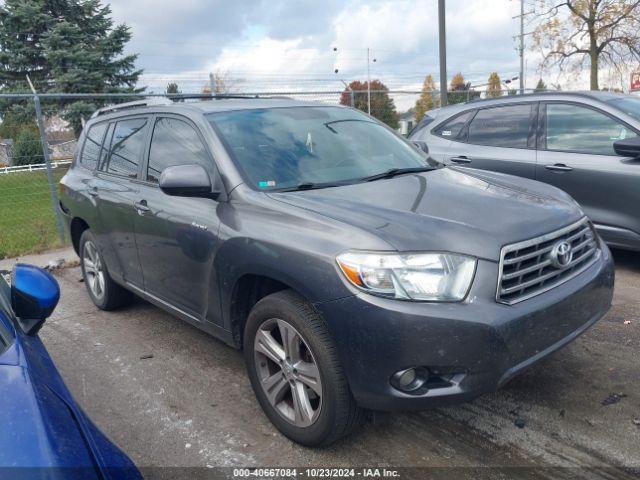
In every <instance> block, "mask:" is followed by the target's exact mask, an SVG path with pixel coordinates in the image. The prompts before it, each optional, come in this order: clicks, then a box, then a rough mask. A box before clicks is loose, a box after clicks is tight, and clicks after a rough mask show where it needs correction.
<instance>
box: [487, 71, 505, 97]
mask: <svg viewBox="0 0 640 480" xmlns="http://www.w3.org/2000/svg"><path fill="white" fill-rule="evenodd" d="M501 95H502V82H501V81H500V75H498V72H493V73H492V74H491V75H489V80H488V82H487V97H492V98H495V97H499V96H501Z"/></svg>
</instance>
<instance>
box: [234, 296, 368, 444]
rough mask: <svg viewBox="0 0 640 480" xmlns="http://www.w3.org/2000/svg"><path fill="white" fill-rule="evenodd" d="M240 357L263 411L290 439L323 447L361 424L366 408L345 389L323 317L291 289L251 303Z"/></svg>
mask: <svg viewBox="0 0 640 480" xmlns="http://www.w3.org/2000/svg"><path fill="white" fill-rule="evenodd" d="M291 327H292V328H293V330H292V328H291ZM267 335H268V336H267ZM285 337H286V338H288V339H291V341H290V342H287V341H286V338H285ZM283 338H284V339H285V340H284V341H283ZM272 340H275V341H276V343H278V344H279V347H282V348H281V349H280V350H279V349H278V348H275V347H277V346H278V345H275V344H273V343H271V341H272ZM284 344H288V345H290V347H289V348H287V349H285V348H283V346H284ZM294 345H297V347H295V346H294ZM265 352H268V354H267V353H265ZM288 354H290V356H289V355H288ZM283 356H284V357H285V358H284V360H282V358H283ZM244 357H245V362H246V365H247V370H248V373H249V379H250V380H251V385H252V387H253V391H254V392H255V394H256V397H257V398H258V402H259V403H260V405H261V406H262V409H263V410H264V412H265V413H266V415H267V417H269V420H271V422H272V423H273V424H274V425H275V426H276V428H277V429H278V430H280V432H282V434H284V435H285V436H286V437H288V438H289V439H291V440H293V441H294V442H296V443H299V444H301V445H304V446H308V447H318V446H326V445H329V444H331V443H333V442H335V441H336V440H338V439H340V438H341V437H343V436H345V435H347V434H349V433H350V432H351V431H352V430H353V429H354V428H355V427H356V426H357V425H359V424H360V423H362V421H363V419H364V410H363V409H361V408H360V407H358V406H357V404H356V402H355V399H354V398H353V396H352V394H351V391H350V390H349V385H348V383H347V379H346V377H345V375H344V372H343V370H342V367H341V365H340V362H339V360H338V353H337V350H336V347H335V345H334V343H333V341H332V339H331V336H330V335H329V332H328V330H327V327H326V325H325V323H324V321H323V319H322V318H321V317H320V315H319V314H318V313H317V312H316V311H315V310H314V308H313V307H312V306H311V305H310V304H309V303H308V302H307V301H306V300H304V299H303V298H302V297H300V296H299V295H298V294H296V293H295V292H293V291H291V290H284V291H281V292H277V293H274V294H272V295H269V296H267V297H265V298H263V299H262V300H260V301H259V302H258V303H257V304H256V305H255V306H254V307H253V309H252V310H251V312H250V313H249V318H248V319H247V323H246V325H245V331H244ZM276 359H279V363H277V362H276ZM287 359H289V360H287ZM314 365H315V366H316V367H317V369H315V370H314V368H313V366H314ZM307 374H308V376H307ZM314 378H317V379H319V382H317V381H315V380H313V379H314ZM312 386H313V387H312ZM267 391H269V392H271V393H270V394H267ZM295 399H301V400H300V401H299V402H296V401H295ZM294 403H297V405H299V408H298V409H295V408H294Z"/></svg>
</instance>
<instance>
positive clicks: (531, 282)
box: [496, 218, 599, 305]
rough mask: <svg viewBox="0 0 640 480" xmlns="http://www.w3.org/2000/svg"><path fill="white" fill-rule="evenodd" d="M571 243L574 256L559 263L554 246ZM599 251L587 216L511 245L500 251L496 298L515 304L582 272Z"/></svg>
mask: <svg viewBox="0 0 640 480" xmlns="http://www.w3.org/2000/svg"><path fill="white" fill-rule="evenodd" d="M562 242H567V243H568V244H569V245H571V252H572V257H571V259H570V261H568V262H567V264H566V265H559V262H558V261H557V259H556V256H555V255H554V247H556V246H557V245H558V244H560V243H562ZM598 255H599V249H598V241H597V239H596V235H595V231H594V229H593V227H592V226H591V223H590V222H589V220H588V219H587V218H584V219H582V220H580V221H579V222H577V223H574V224H573V225H570V226H568V227H566V228H562V229H560V230H557V231H555V232H552V233H549V234H547V235H543V236H541V237H537V238H532V239H531V240H525V241H524V242H519V243H514V244H512V245H507V246H506V247H504V248H503V249H502V252H501V255H500V272H499V277H498V278H499V281H498V291H497V294H496V300H497V301H498V302H500V303H506V304H507V305H512V304H514V303H518V302H521V301H523V300H526V299H528V298H531V297H533V296H535V295H539V294H540V293H542V292H546V291H547V290H550V289H552V288H554V287H556V286H558V285H560V284H561V283H564V282H566V281H567V280H569V279H570V278H573V277H575V276H576V275H578V274H580V273H581V272H583V271H584V270H586V269H587V268H589V266H590V265H591V264H592V263H593V262H595V261H596V259H597V258H598Z"/></svg>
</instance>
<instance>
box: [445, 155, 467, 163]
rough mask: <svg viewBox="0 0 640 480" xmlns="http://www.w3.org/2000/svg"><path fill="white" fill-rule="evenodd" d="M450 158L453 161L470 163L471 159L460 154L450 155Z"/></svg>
mask: <svg viewBox="0 0 640 480" xmlns="http://www.w3.org/2000/svg"><path fill="white" fill-rule="evenodd" d="M450 160H451V161H452V162H454V163H471V159H470V158H467V157H465V156H464V155H460V156H459V157H451V158H450Z"/></svg>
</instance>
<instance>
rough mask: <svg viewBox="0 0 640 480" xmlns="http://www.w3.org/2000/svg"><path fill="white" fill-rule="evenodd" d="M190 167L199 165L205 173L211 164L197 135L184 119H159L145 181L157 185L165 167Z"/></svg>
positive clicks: (154, 131)
mask: <svg viewBox="0 0 640 480" xmlns="http://www.w3.org/2000/svg"><path fill="white" fill-rule="evenodd" d="M189 164H198V165H202V166H203V167H204V168H205V169H207V170H209V166H210V164H211V160H210V157H209V153H208V151H207V147H206V146H205V145H204V143H202V140H201V139H200V136H199V135H198V132H197V131H196V130H195V129H194V128H193V127H192V126H191V125H190V124H189V123H187V122H185V121H183V120H179V119H177V118H172V117H164V118H159V119H158V120H157V121H156V124H155V126H154V127H153V136H152V137H151V147H150V149H149V164H148V167H147V173H146V180H147V181H148V182H153V183H158V180H159V179H160V175H161V174H162V171H163V170H164V169H165V168H167V167H170V166H172V165H189Z"/></svg>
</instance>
